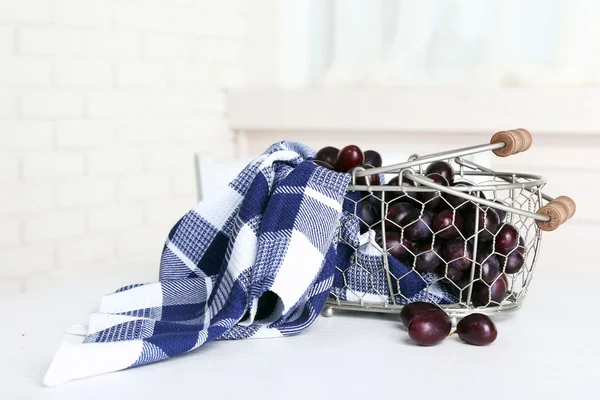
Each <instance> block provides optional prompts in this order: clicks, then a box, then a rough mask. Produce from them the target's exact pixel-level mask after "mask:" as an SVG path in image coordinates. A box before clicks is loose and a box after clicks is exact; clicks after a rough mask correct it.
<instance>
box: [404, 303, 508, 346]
mask: <svg viewBox="0 0 600 400" xmlns="http://www.w3.org/2000/svg"><path fill="white" fill-rule="evenodd" d="M400 321H401V322H402V324H403V325H404V326H405V327H406V328H407V329H408V335H409V336H410V338H411V339H412V340H414V341H415V342H416V343H417V344H420V345H421V346H434V345H436V344H438V343H441V342H442V341H443V340H444V339H446V338H447V337H448V336H449V335H450V331H451V330H452V321H451V320H450V317H448V314H446V313H445V312H444V310H442V309H441V308H440V307H438V306H437V305H435V304H433V303H427V302H415V303H411V304H408V305H406V306H404V307H403V308H402V311H401V312H400ZM455 333H456V334H458V337H459V338H460V339H461V340H463V341H464V342H466V343H469V344H473V345H477V346H485V345H488V344H491V343H493V342H494V341H495V340H496V338H497V337H498V331H497V329H496V325H494V323H493V322H492V320H491V319H490V318H489V317H488V316H487V315H484V314H480V313H473V314H470V315H467V316H466V317H464V318H462V319H461V320H460V321H459V322H458V324H457V325H456V331H455Z"/></svg>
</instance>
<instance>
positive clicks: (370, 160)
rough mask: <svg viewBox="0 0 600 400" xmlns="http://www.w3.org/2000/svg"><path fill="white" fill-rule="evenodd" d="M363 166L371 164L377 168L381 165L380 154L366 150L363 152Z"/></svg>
mask: <svg viewBox="0 0 600 400" xmlns="http://www.w3.org/2000/svg"><path fill="white" fill-rule="evenodd" d="M365 164H371V165H372V166H374V167H376V168H379V167H381V165H382V164H383V160H382V159H381V154H379V153H378V152H376V151H375V150H367V151H365Z"/></svg>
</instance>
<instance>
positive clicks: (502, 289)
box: [471, 274, 508, 307]
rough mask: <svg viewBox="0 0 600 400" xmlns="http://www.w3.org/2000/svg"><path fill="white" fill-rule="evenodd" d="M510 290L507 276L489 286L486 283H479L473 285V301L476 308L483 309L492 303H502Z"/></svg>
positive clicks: (501, 276) (499, 278) (502, 276)
mask: <svg viewBox="0 0 600 400" xmlns="http://www.w3.org/2000/svg"><path fill="white" fill-rule="evenodd" d="M507 290H508V279H507V278H506V275H504V274H502V275H500V277H498V279H496V281H495V282H494V283H492V284H491V285H489V286H488V285H487V284H486V283H484V282H481V281H477V282H475V283H473V293H472V295H471V301H472V302H473V305H474V306H475V307H482V306H485V305H487V304H488V303H490V301H491V302H492V303H490V305H495V304H494V302H495V303H501V302H502V301H503V300H504V299H505V298H506V292H507Z"/></svg>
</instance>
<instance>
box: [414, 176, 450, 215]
mask: <svg viewBox="0 0 600 400" xmlns="http://www.w3.org/2000/svg"><path fill="white" fill-rule="evenodd" d="M427 177H428V178H429V179H431V180H432V181H433V182H434V183H437V184H438V185H442V186H448V181H447V180H446V178H444V177H443V176H442V175H440V174H429V175H427ZM417 198H418V199H419V200H421V201H422V202H423V203H425V204H424V206H425V208H426V209H427V210H437V209H438V208H440V207H441V206H442V205H443V204H446V203H445V202H444V200H443V199H442V196H441V195H440V194H438V193H437V192H418V193H417Z"/></svg>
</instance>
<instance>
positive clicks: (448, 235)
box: [432, 210, 463, 240]
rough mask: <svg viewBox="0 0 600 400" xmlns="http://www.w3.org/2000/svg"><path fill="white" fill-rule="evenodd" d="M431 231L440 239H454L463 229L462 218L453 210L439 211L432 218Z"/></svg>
mask: <svg viewBox="0 0 600 400" xmlns="http://www.w3.org/2000/svg"><path fill="white" fill-rule="evenodd" d="M432 228H433V231H434V232H435V233H436V235H437V236H439V237H440V238H442V239H446V240H448V239H454V238H456V237H457V236H458V235H459V232H460V231H462V229H463V217H462V216H461V215H460V214H459V213H455V212H454V211H453V210H443V211H440V212H439V213H438V214H437V215H436V216H435V217H434V218H433V225H432Z"/></svg>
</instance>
